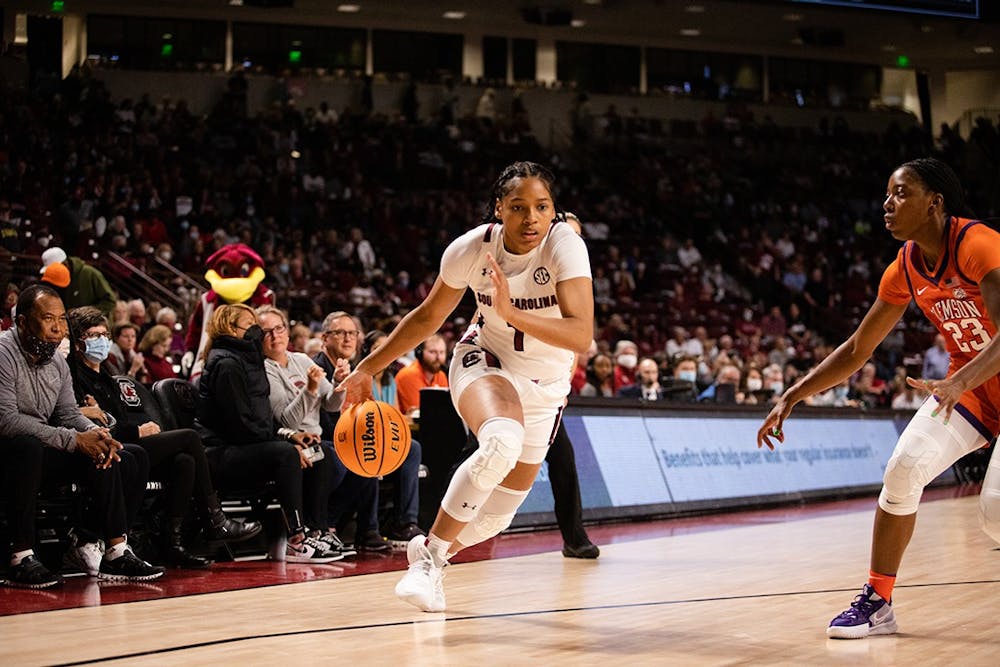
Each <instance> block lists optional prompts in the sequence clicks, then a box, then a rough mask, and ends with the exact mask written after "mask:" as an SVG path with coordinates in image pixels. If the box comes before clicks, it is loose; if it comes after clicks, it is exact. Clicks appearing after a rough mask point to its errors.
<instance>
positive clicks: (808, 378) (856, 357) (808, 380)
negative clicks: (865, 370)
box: [757, 299, 906, 449]
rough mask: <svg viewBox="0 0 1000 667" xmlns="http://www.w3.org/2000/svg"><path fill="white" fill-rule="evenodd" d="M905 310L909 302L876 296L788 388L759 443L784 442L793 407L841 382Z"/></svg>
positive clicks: (759, 435) (761, 431)
mask: <svg viewBox="0 0 1000 667" xmlns="http://www.w3.org/2000/svg"><path fill="white" fill-rule="evenodd" d="M905 311H906V304H903V305H895V304H891V303H889V302H888V301H883V300H882V299H876V300H875V303H874V304H873V305H872V307H871V308H870V309H869V310H868V313H867V314H866V315H865V318H864V319H863V320H862V321H861V324H859V325H858V330H857V331H855V332H854V333H853V334H851V336H850V337H849V338H848V339H847V340H846V341H844V342H843V343H841V345H840V347H838V348H837V349H836V350H834V351H833V352H832V353H831V354H830V356H828V357H827V358H826V359H824V360H823V361H821V362H820V363H819V364H818V365H817V366H816V367H815V368H813V369H812V370H811V371H809V372H808V373H806V374H805V376H803V377H802V379H800V380H799V381H798V382H796V383H795V384H793V385H792V386H791V387H789V388H788V389H786V390H785V393H784V394H782V395H781V397H780V398H779V399H778V402H777V403H776V404H775V405H774V408H773V409H772V410H771V412H770V413H769V414H768V415H767V417H766V418H765V419H764V423H763V424H762V425H761V427H760V429H759V430H758V431H757V447H763V446H765V445H766V446H767V448H768V449H774V442H772V440H771V439H772V438H776V439H777V441H778V442H784V440H785V436H784V433H783V431H782V425H783V424H784V422H785V419H786V418H787V417H788V415H789V414H790V413H791V411H792V408H793V407H795V405H796V404H798V403H799V402H800V401H802V400H805V398H806V397H807V396H812V395H813V394H815V393H817V392H820V391H823V390H825V389H829V388H830V387H832V386H834V385H836V384H840V383H841V382H843V381H844V379H845V378H847V377H850V375H851V374H852V373H854V372H855V371H857V370H858V369H859V368H861V367H862V366H863V365H864V364H865V362H866V361H868V360H869V359H870V358H871V356H872V352H874V350H875V347H876V346H878V344H879V343H881V342H882V340H883V339H884V338H885V337H886V336H888V335H889V332H890V331H892V328H893V327H894V326H896V322H898V321H899V318H901V317H902V316H903V313H904V312H905Z"/></svg>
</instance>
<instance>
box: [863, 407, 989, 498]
mask: <svg viewBox="0 0 1000 667" xmlns="http://www.w3.org/2000/svg"><path fill="white" fill-rule="evenodd" d="M935 407H936V403H935V402H933V401H927V402H926V403H925V404H924V406H923V407H921V408H920V410H919V411H918V413H917V414H916V415H915V416H914V417H913V419H912V420H911V421H910V423H909V424H907V426H906V428H905V429H903V432H902V434H900V436H899V442H897V443H896V449H895V450H893V452H892V457H891V458H890V459H889V462H888V463H887V464H886V467H885V475H884V476H883V486H882V493H881V494H880V495H879V499H878V504H879V507H881V508H882V509H883V510H884V511H886V512H888V513H889V514H895V515H897V516H904V515H907V514H913V513H914V512H916V511H917V505H919V504H920V497H921V496H922V495H923V492H924V487H925V486H927V484H929V483H930V482H931V481H933V480H934V478H935V477H937V476H938V475H940V474H941V473H942V472H944V471H945V470H947V469H948V466H950V465H951V464H953V463H954V462H955V461H957V460H958V459H960V458H962V457H963V456H965V455H966V454H967V453H969V452H970V451H973V450H974V449H976V448H977V447H979V446H981V445H982V444H984V441H983V438H982V436H981V435H980V434H979V433H978V431H976V429H975V428H974V427H973V426H972V425H971V424H970V423H969V422H968V421H966V420H965V419H964V418H963V417H962V416H961V415H960V414H957V413H956V414H953V415H952V418H951V422H950V424H948V425H945V424H944V423H943V419H941V418H940V417H938V418H932V417H931V416H930V412H932V411H933V409H934V408H935Z"/></svg>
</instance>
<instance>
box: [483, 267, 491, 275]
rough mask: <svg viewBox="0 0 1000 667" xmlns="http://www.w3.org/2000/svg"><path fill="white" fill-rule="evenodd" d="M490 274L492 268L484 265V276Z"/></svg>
mask: <svg viewBox="0 0 1000 667" xmlns="http://www.w3.org/2000/svg"><path fill="white" fill-rule="evenodd" d="M489 274H490V269H489V267H486V266H484V267H483V275H484V276H488V275H489Z"/></svg>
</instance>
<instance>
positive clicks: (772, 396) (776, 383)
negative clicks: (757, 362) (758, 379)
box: [761, 364, 785, 403]
mask: <svg viewBox="0 0 1000 667" xmlns="http://www.w3.org/2000/svg"><path fill="white" fill-rule="evenodd" d="M761 375H762V376H763V378H764V389H765V390H767V391H769V392H770V393H769V394H768V396H767V402H768V403H773V402H774V401H776V400H777V399H778V397H779V396H781V394H782V392H784V391H785V372H784V370H782V368H781V366H779V365H777V364H768V365H767V366H765V367H764V370H763V371H761Z"/></svg>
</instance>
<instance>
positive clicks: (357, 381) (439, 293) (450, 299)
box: [335, 277, 465, 410]
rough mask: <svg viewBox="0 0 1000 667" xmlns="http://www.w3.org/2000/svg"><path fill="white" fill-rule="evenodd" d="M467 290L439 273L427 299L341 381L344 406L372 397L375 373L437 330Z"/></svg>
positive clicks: (337, 388) (408, 314) (338, 386)
mask: <svg viewBox="0 0 1000 667" xmlns="http://www.w3.org/2000/svg"><path fill="white" fill-rule="evenodd" d="M464 293H465V290H464V289H454V288H451V287H448V286H447V285H445V284H444V282H443V281H442V280H441V278H440V277H438V279H437V280H436V281H434V286H433V287H432V288H431V291H430V294H428V295H427V298H426V299H424V301H423V303H421V304H420V305H419V306H417V307H416V308H414V309H413V310H411V311H410V312H409V313H407V315H406V317H404V318H403V319H402V320H401V321H400V322H399V324H398V325H397V326H396V328H395V329H393V330H392V333H391V334H389V337H388V338H386V340H385V343H383V344H382V345H381V346H380V347H379V348H378V349H377V350H375V351H374V352H372V353H371V354H369V355H368V356H367V357H365V358H364V359H362V360H361V361H360V363H358V365H357V367H356V368H355V369H354V372H352V373H351V374H350V375H348V376H347V378H345V379H344V381H343V382H341V383H340V384H339V385H337V387H336V389H335V391H343V392H344V405H343V409H345V410H346V409H347V408H348V407H349V406H351V405H353V404H355V403H358V402H360V401H363V400H365V399H367V398H371V395H372V375H373V374H374V373H377V372H379V371H380V370H382V369H383V368H385V367H386V366H388V365H389V364H391V363H392V362H393V361H394V360H396V359H398V358H399V357H401V356H402V355H404V354H406V353H407V352H409V351H410V350H412V349H413V348H415V347H416V346H417V344H418V343H420V342H422V341H424V340H427V338H428V337H430V335H431V334H433V333H436V332H437V330H438V329H440V328H441V325H442V324H444V321H445V319H446V318H447V317H448V315H450V314H451V312H452V311H453V310H455V308H456V307H457V306H458V303H459V301H461V300H462V294H464Z"/></svg>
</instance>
